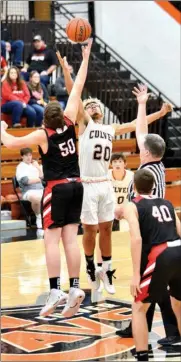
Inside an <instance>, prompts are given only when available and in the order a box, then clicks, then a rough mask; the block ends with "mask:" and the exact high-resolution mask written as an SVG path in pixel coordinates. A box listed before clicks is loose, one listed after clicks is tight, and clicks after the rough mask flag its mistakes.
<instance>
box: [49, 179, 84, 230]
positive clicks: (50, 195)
mask: <svg viewBox="0 0 181 362" xmlns="http://www.w3.org/2000/svg"><path fill="white" fill-rule="evenodd" d="M71 179H72V180H76V182H81V179H80V178H79V177H72V178H69V179H62V180H54V181H48V182H47V185H46V187H45V189H44V193H43V200H42V205H43V210H42V215H43V228H44V230H46V229H48V228H49V227H50V226H51V225H52V224H54V221H53V220H52V219H51V201H52V188H53V186H55V185H58V184H66V183H69V182H71ZM47 196H48V197H47Z"/></svg>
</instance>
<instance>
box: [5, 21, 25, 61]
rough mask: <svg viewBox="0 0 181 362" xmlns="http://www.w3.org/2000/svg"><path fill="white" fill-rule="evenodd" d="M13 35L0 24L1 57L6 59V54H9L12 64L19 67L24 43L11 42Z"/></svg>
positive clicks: (19, 41) (20, 41) (18, 41)
mask: <svg viewBox="0 0 181 362" xmlns="http://www.w3.org/2000/svg"><path fill="white" fill-rule="evenodd" d="M12 39H13V34H11V32H10V30H9V29H8V28H7V25H6V24H3V23H2V24H1V55H2V56H3V57H4V58H5V59H6V52H9V54H10V57H11V61H12V64H13V65H15V66H17V67H21V66H22V65H23V50H24V42H23V41H22V40H19V39H17V40H12Z"/></svg>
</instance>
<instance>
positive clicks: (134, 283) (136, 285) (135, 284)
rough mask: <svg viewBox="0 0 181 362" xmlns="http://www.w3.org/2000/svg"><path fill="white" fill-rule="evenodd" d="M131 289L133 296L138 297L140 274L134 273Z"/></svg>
mask: <svg viewBox="0 0 181 362" xmlns="http://www.w3.org/2000/svg"><path fill="white" fill-rule="evenodd" d="M130 291H131V295H132V297H133V298H135V297H137V295H138V293H141V290H140V275H133V277H132V280H131V285H130Z"/></svg>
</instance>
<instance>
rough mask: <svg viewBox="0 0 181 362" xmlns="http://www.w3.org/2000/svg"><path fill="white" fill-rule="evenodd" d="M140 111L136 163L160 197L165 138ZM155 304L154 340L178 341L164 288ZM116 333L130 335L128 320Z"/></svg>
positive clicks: (139, 94)
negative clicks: (159, 332) (158, 328)
mask: <svg viewBox="0 0 181 362" xmlns="http://www.w3.org/2000/svg"><path fill="white" fill-rule="evenodd" d="M133 93H134V94H135V95H136V97H137V100H138V101H139V103H140V100H139V98H140V97H142V98H144V97H147V98H148V94H147V88H146V87H145V86H142V85H140V86H139V89H138V88H134V92H133ZM144 102H145V100H144ZM141 112H142V109H141V107H139V113H138V117H137V122H136V139H137V143H138V147H139V149H140V161H141V166H140V167H139V169H143V168H144V169H147V170H149V171H150V172H151V173H152V174H153V176H154V180H155V184H154V188H153V190H152V195H154V196H156V197H159V198H164V196H165V168H164V165H163V163H162V161H161V160H162V158H163V155H164V153H165V141H164V140H163V138H162V137H160V136H159V135H157V134H148V125H147V122H146V118H144V117H143V116H142V114H141ZM144 120H145V121H144ZM128 195H129V199H130V200H131V199H133V198H134V197H135V194H134V190H133V181H131V183H130V185H129V188H128ZM159 307H160V310H161V314H162V319H163V324H164V328H165V333H166V338H162V339H160V340H158V343H159V344H161V345H172V344H174V343H177V342H178V341H180V334H179V331H178V327H177V321H176V318H175V315H174V313H173V311H172V307H171V302H170V296H169V294H168V292H167V291H165V297H164V299H163V300H162V302H160V303H159ZM154 312H155V303H153V304H151V305H150V308H149V309H148V312H147V323H148V329H149V332H150V331H151V328H152V322H153V316H154ZM116 334H117V335H119V336H120V337H122V338H123V337H125V338H129V337H132V327H131V323H130V324H129V326H128V327H127V328H126V329H124V330H120V331H117V333H116Z"/></svg>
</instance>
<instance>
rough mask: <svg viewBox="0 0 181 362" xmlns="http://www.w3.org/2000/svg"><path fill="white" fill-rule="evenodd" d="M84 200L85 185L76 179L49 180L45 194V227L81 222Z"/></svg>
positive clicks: (43, 211) (43, 214)
mask: <svg viewBox="0 0 181 362" xmlns="http://www.w3.org/2000/svg"><path fill="white" fill-rule="evenodd" d="M82 200H83V186H82V183H81V182H80V180H79V179H77V180H75V181H73V182H72V181H68V180H60V181H58V180H57V181H49V182H48V183H47V186H46V187H45V190H44V195H43V200H42V202H43V206H42V216H43V227H44V230H45V229H47V228H49V229H51V228H56V227H63V226H65V225H68V224H79V222H80V214H81V209H82Z"/></svg>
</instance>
